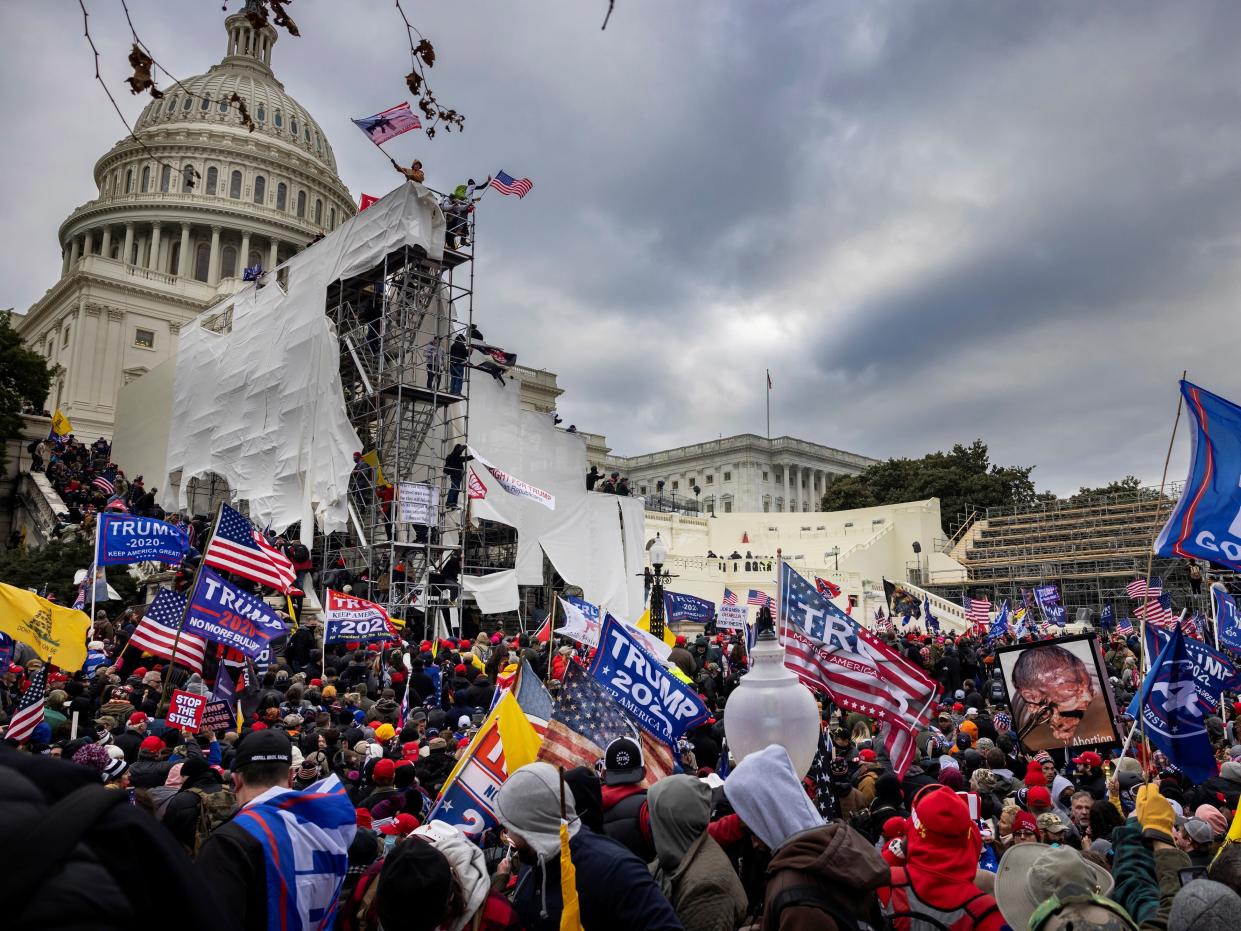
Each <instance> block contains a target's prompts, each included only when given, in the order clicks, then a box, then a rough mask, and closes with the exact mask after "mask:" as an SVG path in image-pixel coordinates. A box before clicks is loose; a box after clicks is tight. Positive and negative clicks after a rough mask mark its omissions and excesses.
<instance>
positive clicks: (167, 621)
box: [129, 588, 207, 675]
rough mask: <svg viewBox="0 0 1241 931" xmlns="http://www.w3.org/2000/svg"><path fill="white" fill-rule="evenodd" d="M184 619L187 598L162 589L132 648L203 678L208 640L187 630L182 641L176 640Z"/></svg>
mask: <svg viewBox="0 0 1241 931" xmlns="http://www.w3.org/2000/svg"><path fill="white" fill-rule="evenodd" d="M184 616H185V595H182V594H180V593H179V592H174V591H173V590H172V589H169V588H161V589H160V590H159V592H158V593H157V594H156V595H155V600H154V601H152V602H151V604H150V605H149V606H148V607H147V610H146V616H145V617H143V618H142V621H141V622H140V623H139V624H138V626H137V627H136V628H134V632H133V635H132V636H131V637H130V638H129V645H130V646H131V647H137V648H138V649H140V650H145V651H146V652H147V653H150V654H151V655H152V656H158V657H159V658H160V659H166V660H168V661H169V662H170V663H180V664H181V665H182V666H185V667H187V668H189V669H192V670H193V671H194V672H196V673H198V674H199V675H202V671H203V658H204V657H205V656H206V655H207V641H206V640H204V639H203V638H202V637H200V636H198V635H197V634H192V633H190V632H189V631H186V630H183V631H181V639H180V641H178V640H177V628H178V627H180V626H181V619H182V618H183V617H184ZM173 644H176V647H177V653H176V657H175V658H174V657H173V653H172V648H173Z"/></svg>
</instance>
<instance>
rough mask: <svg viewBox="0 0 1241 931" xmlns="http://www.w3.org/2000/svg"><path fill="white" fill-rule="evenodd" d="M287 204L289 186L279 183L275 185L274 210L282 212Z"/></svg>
mask: <svg viewBox="0 0 1241 931" xmlns="http://www.w3.org/2000/svg"><path fill="white" fill-rule="evenodd" d="M288 203H289V186H288V185H287V184H285V183H284V182H283V181H281V182H280V183H279V184H277V185H276V209H277V210H284V209H285V207H286V206H287V205H288Z"/></svg>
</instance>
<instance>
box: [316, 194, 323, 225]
mask: <svg viewBox="0 0 1241 931" xmlns="http://www.w3.org/2000/svg"><path fill="white" fill-rule="evenodd" d="M315 223H316V225H318V226H322V225H323V201H321V200H319V198H317V197H316V198H315Z"/></svg>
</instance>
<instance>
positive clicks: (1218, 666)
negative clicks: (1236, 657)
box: [1146, 624, 1241, 714]
mask: <svg viewBox="0 0 1241 931" xmlns="http://www.w3.org/2000/svg"><path fill="white" fill-rule="evenodd" d="M1171 636H1172V635H1171V634H1170V633H1169V632H1168V631H1166V630H1160V629H1159V628H1157V627H1155V626H1154V625H1153V624H1147V625H1146V650H1147V655H1148V656H1158V655H1159V653H1160V652H1161V651H1162V650H1163V648H1164V647H1166V646H1167V645H1168V640H1169V638H1170V637H1171ZM1185 652H1186V653H1187V654H1188V655H1189V658H1190V660H1192V661H1193V664H1194V682H1195V683H1196V684H1197V687H1198V694H1199V695H1201V696H1202V699H1203V701H1204V702H1206V704H1207V705H1208V706H1210V707H1211V708H1213V709H1215V711H1213V712H1211V713H1212V714H1214V713H1216V712H1218V711H1219V697H1220V695H1221V694H1223V692H1225V691H1229V692H1235V691H1237V689H1238V688H1241V673H1238V672H1237V668H1236V666H1234V665H1233V663H1232V660H1230V659H1229V658H1228V657H1227V656H1225V655H1224V654H1223V653H1220V652H1219V651H1218V650H1213V649H1211V647H1209V646H1207V645H1206V644H1205V643H1203V642H1202V641H1201V640H1195V639H1194V638H1193V637H1186V638H1185Z"/></svg>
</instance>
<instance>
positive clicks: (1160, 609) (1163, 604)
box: [1133, 592, 1176, 630]
mask: <svg viewBox="0 0 1241 931" xmlns="http://www.w3.org/2000/svg"><path fill="white" fill-rule="evenodd" d="M1133 616H1134V617H1139V618H1142V617H1144V618H1146V621H1147V623H1149V624H1154V625H1155V626H1156V627H1162V628H1163V629H1164V630H1171V629H1172V628H1173V627H1175V626H1176V615H1175V614H1173V613H1172V596H1171V595H1170V594H1168V593H1167V592H1164V593H1163V594H1162V595H1160V596H1159V597H1158V598H1157V599H1154V598H1152V599H1147V600H1145V601H1143V602H1142V603H1141V604H1140V605H1138V606H1137V607H1135V608H1134V609H1133Z"/></svg>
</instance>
